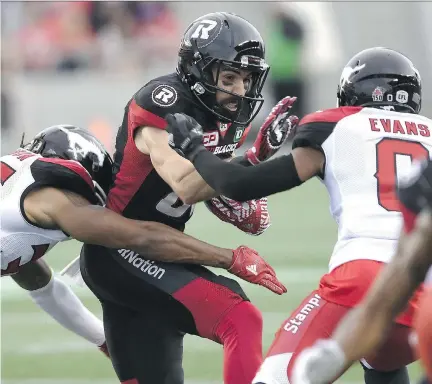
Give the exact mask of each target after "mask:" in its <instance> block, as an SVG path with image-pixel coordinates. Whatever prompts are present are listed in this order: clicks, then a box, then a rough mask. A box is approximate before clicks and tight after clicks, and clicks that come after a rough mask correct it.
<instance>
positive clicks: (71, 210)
mask: <svg viewBox="0 0 432 384" xmlns="http://www.w3.org/2000/svg"><path fill="white" fill-rule="evenodd" d="M24 209H25V212H26V214H27V216H28V218H29V219H30V220H31V221H32V222H35V223H37V224H39V225H43V226H44V227H48V228H49V227H60V228H61V229H62V230H63V231H65V232H66V233H68V234H69V235H71V236H72V237H74V238H75V239H77V240H80V241H82V242H85V243H88V244H95V245H102V246H105V247H109V248H126V249H131V250H133V251H135V252H137V253H139V254H143V255H146V257H148V258H149V259H151V260H158V261H165V262H174V263H175V262H177V263H191V264H203V265H208V266H213V267H220V268H224V269H227V270H228V271H229V272H230V273H232V274H234V275H236V276H238V277H239V278H241V279H243V280H246V281H248V282H250V283H253V284H258V285H261V286H263V287H266V288H267V289H269V290H271V291H272V292H275V293H277V294H283V293H285V292H286V288H285V287H284V285H283V284H282V283H280V282H279V281H278V279H277V277H276V273H275V271H274V270H273V268H272V267H271V266H270V265H269V264H267V263H266V262H265V260H264V259H263V258H262V257H261V256H260V255H259V254H258V253H257V252H256V251H254V250H253V249H250V248H248V247H244V246H240V247H238V248H236V249H235V250H230V249H224V248H219V247H215V246H212V245H210V244H206V243H204V242H202V241H200V240H197V239H194V238H193V237H190V236H187V235H185V234H184V233H182V232H180V231H177V230H175V229H173V228H170V227H168V226H166V225H164V224H161V223H155V222H143V221H137V220H130V219H127V218H125V217H123V216H121V215H118V214H117V213H115V212H113V211H110V210H109V209H106V208H103V207H99V206H94V205H90V204H89V202H88V201H87V200H86V199H84V198H83V197H82V196H80V195H78V194H76V193H73V192H70V191H63V190H58V189H54V188H44V189H40V190H38V191H34V192H31V193H30V194H29V196H27V197H26V199H25V201H24ZM251 264H255V265H256V266H257V272H255V271H253V273H252V272H250V271H249V270H248V266H250V265H251Z"/></svg>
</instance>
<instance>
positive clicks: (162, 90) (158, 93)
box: [152, 85, 177, 107]
mask: <svg viewBox="0 0 432 384" xmlns="http://www.w3.org/2000/svg"><path fill="white" fill-rule="evenodd" d="M152 100H153V102H154V103H155V104H156V105H159V107H171V106H172V105H174V104H175V102H176V101H177V91H176V90H175V89H174V88H173V87H171V86H170V85H158V86H157V87H156V88H155V89H154V90H153V92H152Z"/></svg>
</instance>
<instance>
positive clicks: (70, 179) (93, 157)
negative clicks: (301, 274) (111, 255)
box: [0, 125, 277, 353]
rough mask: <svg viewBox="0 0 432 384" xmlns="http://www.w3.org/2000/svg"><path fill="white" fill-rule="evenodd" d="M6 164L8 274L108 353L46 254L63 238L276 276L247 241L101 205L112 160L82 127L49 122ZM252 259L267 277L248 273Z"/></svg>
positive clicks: (98, 329) (243, 274) (259, 279)
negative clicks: (214, 238)
mask: <svg viewBox="0 0 432 384" xmlns="http://www.w3.org/2000/svg"><path fill="white" fill-rule="evenodd" d="M0 167H1V173H0V182H1V188H0V192H1V200H0V220H1V229H0V240H1V274H2V276H7V275H12V278H13V279H14V280H15V281H16V282H17V283H18V284H19V285H20V286H21V287H22V288H24V289H26V290H28V291H29V293H30V296H31V297H32V299H33V300H34V302H35V303H36V304H37V305H38V306H39V307H41V308H42V309H43V310H44V311H45V312H47V313H48V314H49V315H50V316H51V317H53V318H54V319H55V320H56V321H57V322H59V323H60V324H61V325H63V326H64V327H65V328H67V329H69V330H71V331H73V332H75V333H76V334H78V335H79V336H82V337H83V338H85V339H86V340H88V341H90V342H91V343H94V344H96V345H97V346H99V347H101V350H102V351H103V352H105V353H106V346H105V336H104V330H103V325H102V322H101V321H100V320H99V319H98V318H96V317H95V316H94V315H93V314H92V313H90V312H89V311H88V310H87V309H86V308H85V307H84V305H83V304H82V303H81V302H80V300H79V299H78V298H77V297H76V296H75V294H74V293H73V292H72V290H71V289H70V288H69V287H68V286H67V285H66V284H65V283H64V282H63V281H62V280H60V279H58V278H57V277H55V276H53V274H52V271H51V269H50V268H49V267H48V265H47V264H46V263H45V262H44V261H43V260H42V259H40V258H41V257H42V256H43V255H44V254H45V253H46V252H47V251H48V250H50V249H51V248H52V247H53V246H54V245H56V244H57V243H58V242H60V241H65V240H68V239H70V238H75V239H77V240H79V241H82V242H85V243H89V244H95V245H101V246H106V247H110V248H117V249H123V248H124V249H125V251H128V252H137V253H139V254H145V255H146V258H147V259H150V260H158V261H166V262H178V263H192V264H203V265H208V266H213V267H220V268H224V269H229V272H230V273H232V274H235V275H236V276H238V277H240V278H242V279H245V280H247V281H250V282H254V283H256V284H260V285H264V286H266V284H267V283H268V279H273V280H275V281H276V280H277V279H276V277H275V275H274V271H273V270H272V269H271V267H270V266H269V265H268V264H267V263H266V262H265V261H264V260H263V259H262V258H261V256H259V255H258V254H257V253H256V252H255V251H254V250H252V249H250V248H248V247H245V246H241V247H238V248H237V249H235V250H230V249H224V248H218V247H214V246H212V245H210V244H206V243H204V242H201V241H199V240H196V239H194V238H192V237H190V236H187V235H185V234H183V233H181V232H179V231H177V230H175V229H172V228H170V227H168V226H166V225H164V224H161V223H155V222H144V221H137V220H130V219H127V218H125V217H123V216H121V215H119V214H117V213H115V212H113V211H111V210H109V209H106V208H104V207H102V205H104V204H105V198H106V193H107V191H108V189H109V187H110V185H111V183H112V161H111V158H110V156H109V154H108V153H107V152H106V150H105V149H104V147H103V145H102V144H101V143H100V142H99V141H98V140H97V139H96V138H95V137H94V136H92V135H91V134H90V133H89V132H87V131H86V130H84V129H81V128H78V127H74V126H66V125H58V126H53V127H50V128H47V129H45V130H43V131H41V132H40V133H39V134H38V135H37V136H36V137H35V138H34V139H33V140H32V141H31V142H30V143H29V144H27V145H26V146H24V147H23V148H20V149H18V150H17V151H16V152H14V153H12V154H11V155H7V156H3V157H1V158H0ZM119 257H120V256H119ZM152 263H153V261H150V265H151V264H152ZM147 264H148V262H147ZM250 264H256V265H257V268H258V269H259V270H260V271H263V272H265V273H264V275H265V276H256V275H254V274H252V273H250V272H249V271H248V270H247V269H246V266H248V265H250Z"/></svg>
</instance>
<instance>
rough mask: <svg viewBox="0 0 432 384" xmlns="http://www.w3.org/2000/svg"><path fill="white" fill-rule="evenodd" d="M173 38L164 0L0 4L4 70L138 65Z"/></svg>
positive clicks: (174, 43)
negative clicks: (151, 0)
mask: <svg viewBox="0 0 432 384" xmlns="http://www.w3.org/2000/svg"><path fill="white" fill-rule="evenodd" d="M161 36H163V39H161V38H160V37H161ZM178 42H179V31H178V23H177V20H176V18H175V15H174V14H173V12H172V10H171V9H170V5H169V3H165V2H134V1H122V2H120V1H117V2H99V1H90V2H87V1H76V2H4V3H2V66H3V68H5V69H7V70H25V71H32V70H39V71H40V70H51V71H52V70H58V71H74V70H78V69H94V68H97V69H102V70H103V69H106V70H121V71H127V70H134V69H136V68H141V69H142V68H143V67H144V68H145V66H148V65H152V64H153V63H154V62H157V61H158V60H161V59H163V58H164V57H167V56H168V55H172V53H173V52H175V50H176V48H177V47H178Z"/></svg>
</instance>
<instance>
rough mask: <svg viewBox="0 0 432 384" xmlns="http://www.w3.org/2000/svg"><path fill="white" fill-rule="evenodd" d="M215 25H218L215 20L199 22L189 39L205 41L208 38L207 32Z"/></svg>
mask: <svg viewBox="0 0 432 384" xmlns="http://www.w3.org/2000/svg"><path fill="white" fill-rule="evenodd" d="M217 25H218V23H217V21H215V20H207V19H205V20H201V22H200V23H199V24H198V27H197V29H195V32H194V33H193V34H192V36H191V38H192V39H203V40H207V39H208V38H209V37H210V34H209V32H210V31H211V30H212V29H214V28H215V27H216V26H217ZM200 33H201V34H200Z"/></svg>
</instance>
